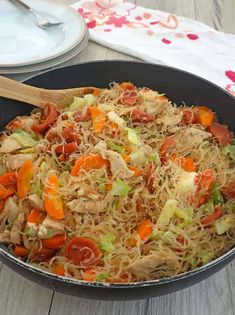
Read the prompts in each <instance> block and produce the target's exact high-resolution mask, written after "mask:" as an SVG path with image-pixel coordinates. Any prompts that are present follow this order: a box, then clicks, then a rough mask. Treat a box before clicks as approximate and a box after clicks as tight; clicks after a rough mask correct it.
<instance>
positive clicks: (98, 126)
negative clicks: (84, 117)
mask: <svg viewBox="0 0 235 315" xmlns="http://www.w3.org/2000/svg"><path fill="white" fill-rule="evenodd" d="M89 111H90V113H91V118H92V121H93V130H94V132H96V133H98V132H100V131H101V130H102V129H104V127H105V121H106V119H105V116H104V115H103V113H102V112H101V110H100V109H99V108H98V107H96V106H91V107H89Z"/></svg>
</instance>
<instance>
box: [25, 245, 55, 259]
mask: <svg viewBox="0 0 235 315" xmlns="http://www.w3.org/2000/svg"><path fill="white" fill-rule="evenodd" d="M54 254H55V250H54V249H50V248H40V249H39V250H37V251H35V252H32V253H30V255H29V261H30V262H31V263H32V262H34V263H40V262H43V261H47V260H48V259H51V258H52V257H53V256H54Z"/></svg>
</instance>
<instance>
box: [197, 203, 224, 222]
mask: <svg viewBox="0 0 235 315" xmlns="http://www.w3.org/2000/svg"><path fill="white" fill-rule="evenodd" d="M222 214H223V213H222V209H221V207H216V209H215V211H214V212H213V213H212V214H209V215H207V216H206V217H204V218H202V219H201V224H202V225H210V224H213V223H214V222H215V221H216V220H218V219H219V218H220V217H221V216H222Z"/></svg>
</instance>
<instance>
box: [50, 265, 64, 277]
mask: <svg viewBox="0 0 235 315" xmlns="http://www.w3.org/2000/svg"><path fill="white" fill-rule="evenodd" d="M52 272H53V273H55V274H56V275H57V276H65V269H64V267H63V266H60V265H54V266H53V267H52Z"/></svg>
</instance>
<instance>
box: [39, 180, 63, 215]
mask: <svg viewBox="0 0 235 315" xmlns="http://www.w3.org/2000/svg"><path fill="white" fill-rule="evenodd" d="M58 190H59V179H58V177H57V176H56V175H51V176H49V177H48V178H47V185H46V186H45V187H44V190H43V194H44V205H45V209H46V211H47V213H48V214H49V215H50V216H51V217H53V218H54V219H57V220H60V219H63V218H64V209H63V204H62V199H61V196H60V194H59V191H58Z"/></svg>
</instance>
